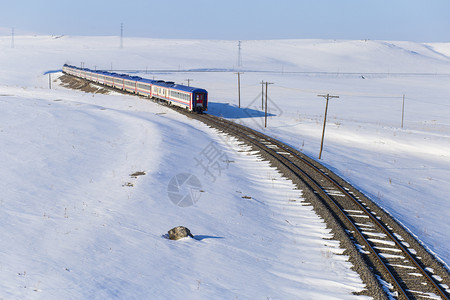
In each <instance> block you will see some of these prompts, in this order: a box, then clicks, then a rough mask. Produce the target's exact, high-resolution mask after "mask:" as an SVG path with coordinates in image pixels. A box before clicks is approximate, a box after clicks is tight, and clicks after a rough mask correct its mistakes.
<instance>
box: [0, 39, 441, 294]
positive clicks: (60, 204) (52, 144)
mask: <svg viewBox="0 0 450 300" xmlns="http://www.w3.org/2000/svg"><path fill="white" fill-rule="evenodd" d="M242 47H243V48H242V61H243V66H242V68H241V69H242V70H243V71H244V74H242V76H241V79H242V82H241V85H242V91H241V95H242V99H241V101H242V108H238V107H237V90H236V75H235V74H233V72H196V73H186V72H158V73H150V72H148V73H146V72H145V70H187V69H214V70H230V69H234V68H235V67H236V63H237V42H235V41H199V40H160V39H140V38H129V39H125V42H124V48H123V49H120V48H119V40H118V38H117V37H66V36H64V37H51V36H36V37H35V36H17V37H16V39H15V48H13V49H12V48H11V43H10V37H8V36H4V37H0V49H1V53H2V55H1V56H0V66H1V68H0V106H1V107H0V144H1V145H2V148H1V149H0V154H1V155H0V166H1V168H0V174H1V178H2V181H1V183H0V189H1V190H2V193H1V194H0V208H1V209H0V220H1V221H0V222H1V226H0V232H1V236H2V239H1V242H0V299H2V298H4V299H24V298H25V299H62V298H64V299H87V298H89V299H92V298H94V299H105V298H115V299H124V298H127V299H133V298H136V299H138V298H152V299H154V298H160V299H166V298H172V299H181V298H183V299H186V298H187V299H201V298H203V299H205V298H235V297H238V298H239V299H255V298H280V299H292V298H295V299H297V298H304V299H311V298H316V299H318V298H320V299H352V298H357V296H355V295H352V293H353V292H358V291H361V290H362V289H363V288H364V285H363V284H362V282H361V280H360V279H359V277H358V275H357V274H356V273H355V272H353V271H352V270H351V265H350V264H349V263H348V262H347V261H346V257H345V256H343V255H340V253H342V251H343V249H340V248H339V245H338V243H337V242H336V241H333V240H328V239H329V238H330V237H331V235H330V233H329V230H328V229H326V225H325V224H324V223H323V221H322V220H320V219H319V218H318V217H317V216H316V215H315V213H314V212H313V211H312V210H311V208H310V206H308V205H307V203H303V202H302V201H303V200H302V192H301V191H298V190H295V188H294V186H293V184H292V183H291V182H290V181H288V180H285V179H283V178H281V177H280V175H279V174H278V172H277V171H276V170H274V169H272V168H271V167H269V166H268V164H267V163H266V162H262V161H260V159H259V158H258V156H255V155H254V153H251V152H249V149H247V148H246V147H245V146H243V145H239V144H238V143H236V142H235V141H233V140H232V139H229V138H226V137H224V136H221V135H219V134H218V133H217V132H216V131H215V130H212V129H210V128H207V127H206V126H205V125H203V124H200V123H198V122H196V121H193V120H190V119H188V118H186V117H183V116H180V115H178V114H176V113H175V112H173V111H171V110H169V109H167V108H165V107H162V106H159V105H156V104H154V103H152V102H149V101H143V100H141V99H139V98H136V97H132V96H126V95H119V94H111V95H99V94H95V95H92V94H86V93H82V92H79V91H72V90H67V89H64V88H62V87H58V86H57V85H56V83H53V89H52V90H49V89H48V75H43V74H44V72H46V71H49V70H58V69H61V67H62V65H63V64H64V63H70V64H74V65H78V66H79V65H80V64H81V63H84V65H85V66H86V67H89V68H92V69H94V68H97V69H108V70H109V69H111V68H112V69H114V70H142V72H141V73H139V75H140V76H143V77H148V78H152V77H153V76H155V78H160V79H163V80H169V79H170V80H174V81H177V82H183V81H185V80H186V79H187V78H191V79H193V82H192V84H193V85H195V86H199V87H202V88H205V89H207V90H208V91H209V94H210V101H211V102H210V110H209V112H210V113H212V114H216V115H222V116H224V117H227V118H230V119H234V120H236V121H238V122H242V123H245V124H247V125H248V126H251V127H253V128H255V129H258V130H261V131H265V132H266V133H268V134H270V135H273V136H276V137H278V138H279V139H281V140H283V141H285V142H287V143H289V144H291V145H293V146H294V147H296V148H298V149H301V150H302V151H304V152H305V153H307V154H309V155H311V156H312V157H317V154H318V149H319V143H320V133H321V129H322V127H321V126H322V122H323V110H324V101H323V98H322V97H317V95H318V94H323V93H331V94H335V95H339V96H340V98H339V99H336V100H333V101H331V102H330V108H329V119H328V124H327V131H326V138H325V148H324V153H323V162H324V163H325V164H326V165H327V166H329V167H330V168H331V169H333V170H335V171H336V172H337V173H339V174H340V175H341V176H343V177H344V178H346V179H347V180H348V181H350V182H352V183H353V184H354V185H356V186H358V187H359V188H361V189H362V190H363V191H364V192H365V193H366V194H368V195H369V196H370V197H371V198H372V199H374V200H375V201H376V202H378V203H379V204H380V206H382V207H384V208H385V209H386V210H388V211H389V212H390V213H391V214H392V215H393V216H394V217H395V218H396V219H397V220H399V221H400V222H401V223H403V224H404V225H405V226H406V227H407V228H408V229H409V230H410V231H411V232H412V233H413V234H415V235H416V236H417V237H418V238H419V239H420V240H421V241H422V242H423V243H424V244H425V245H426V246H427V247H428V248H429V249H430V250H432V251H433V252H434V253H436V255H437V256H438V257H439V258H440V259H441V260H442V261H443V262H444V263H445V264H446V265H447V266H448V265H449V264H450V251H449V249H450V239H449V238H448V232H449V231H450V224H449V223H448V218H449V217H450V204H449V202H448V201H447V199H446V198H447V196H446V195H448V194H449V193H450V187H449V186H448V184H447V182H448V181H449V180H450V151H449V149H450V113H449V111H450V104H449V99H448V95H449V94H450V93H449V92H450V85H449V84H448V81H449V80H450V75H449V74H450V59H449V56H450V45H449V44H418V43H410V42H386V41H331V40H330V41H328V40H279V41H243V43H242ZM51 76H53V77H52V78H53V79H56V78H57V76H58V74H52V75H51ZM261 80H264V81H270V82H274V84H273V85H271V86H270V87H269V98H270V101H269V110H270V112H271V114H272V115H273V116H271V117H270V118H269V126H268V128H267V129H265V128H264V127H263V126H262V124H263V123H262V117H261V114H260V113H257V114H255V111H259V110H261V107H260V104H261V103H260V101H261V94H260V93H261V84H260V83H259V82H261ZM403 94H405V95H406V96H405V119H404V126H403V128H401V112H402V100H403ZM254 115H256V116H254ZM208 147H213V148H214V149H215V150H216V151H218V154H219V155H221V157H223V158H226V159H224V160H222V162H224V161H226V162H227V163H225V164H224V165H222V169H221V172H217V173H214V174H209V173H206V172H205V171H204V170H203V169H201V168H200V167H199V165H198V163H197V162H196V159H195V158H198V157H201V155H202V153H204V151H206V150H205V149H209V148H208ZM137 171H145V173H146V175H142V176H137V177H136V178H134V177H132V176H130V174H132V173H134V172H137ZM179 174H191V175H193V176H195V177H196V178H198V179H199V181H200V184H201V190H202V192H200V194H197V195H192V197H194V198H195V200H196V201H195V202H196V203H195V204H194V205H192V206H188V207H181V206H177V205H176V204H174V203H173V202H172V201H171V198H170V197H169V194H170V193H168V188H170V183H171V182H172V180H173V179H174V178H179V177H177V175H179ZM177 225H184V226H187V227H189V228H190V229H191V231H192V232H193V233H194V235H196V236H197V239H185V240H181V241H178V242H173V241H170V240H167V239H165V238H164V237H163V235H164V234H165V233H166V232H167V230H169V229H170V228H172V227H174V226H177ZM435 225H438V226H435Z"/></svg>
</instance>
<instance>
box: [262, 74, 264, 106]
mask: <svg viewBox="0 0 450 300" xmlns="http://www.w3.org/2000/svg"><path fill="white" fill-rule="evenodd" d="M263 109H264V80H261V110H263Z"/></svg>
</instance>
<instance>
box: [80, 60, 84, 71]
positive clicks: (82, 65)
mask: <svg viewBox="0 0 450 300" xmlns="http://www.w3.org/2000/svg"><path fill="white" fill-rule="evenodd" d="M81 69H84V62H83V61H82V62H81Z"/></svg>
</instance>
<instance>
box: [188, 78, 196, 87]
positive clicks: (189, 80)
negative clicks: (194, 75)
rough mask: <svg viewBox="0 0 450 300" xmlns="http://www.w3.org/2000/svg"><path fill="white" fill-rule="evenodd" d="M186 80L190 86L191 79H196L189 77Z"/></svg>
mask: <svg viewBox="0 0 450 300" xmlns="http://www.w3.org/2000/svg"><path fill="white" fill-rule="evenodd" d="M186 81H187V82H188V86H191V85H190V83H191V81H194V79H189V78H188V79H186Z"/></svg>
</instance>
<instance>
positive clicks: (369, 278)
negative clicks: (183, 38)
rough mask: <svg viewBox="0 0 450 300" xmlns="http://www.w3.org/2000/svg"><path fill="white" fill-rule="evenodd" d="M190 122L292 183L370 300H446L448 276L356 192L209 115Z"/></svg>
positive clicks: (269, 141) (289, 151)
mask: <svg viewBox="0 0 450 300" xmlns="http://www.w3.org/2000/svg"><path fill="white" fill-rule="evenodd" d="M174 109H175V110H177V111H178V112H180V113H182V114H185V115H187V116H188V117H190V118H194V119H197V120H199V121H201V122H204V123H205V124H207V125H208V126H210V127H213V128H216V129H217V130H219V131H221V132H223V133H225V134H229V135H232V136H234V137H236V138H238V139H239V140H242V141H243V142H245V143H246V144H248V145H250V146H252V147H253V148H254V149H256V150H258V151H259V152H260V153H261V155H262V156H263V157H264V158H265V159H267V160H268V161H270V162H271V164H272V165H273V166H275V167H276V168H278V169H279V170H280V171H281V172H282V173H283V175H284V176H286V177H287V178H289V179H291V180H292V181H293V182H294V183H295V184H297V186H298V187H299V189H301V190H303V193H304V197H305V199H307V201H309V202H310V203H311V205H313V206H314V209H315V211H316V213H318V214H319V215H320V216H321V217H322V218H324V220H325V222H326V223H327V225H328V226H329V227H330V228H331V229H332V232H333V233H334V236H335V238H336V239H338V240H339V241H340V242H341V243H342V247H343V248H345V249H346V251H345V252H344V253H345V254H347V255H348V256H349V260H350V261H351V262H352V263H353V265H354V268H355V270H356V271H357V272H358V273H359V274H360V275H361V278H362V280H363V281H364V282H365V283H366V286H367V291H366V292H365V294H367V295H369V296H372V297H374V298H375V299H388V298H391V299H392V298H393V299H449V297H450V287H449V286H450V274H449V272H448V271H447V269H445V267H444V266H443V265H442V264H441V263H440V262H439V261H437V260H436V259H435V258H434V257H433V255H432V254H430V253H429V252H428V251H427V250H426V249H425V248H424V247H423V245H421V244H420V243H419V242H418V241H417V240H416V239H415V238H414V237H413V236H412V235H411V234H410V233H409V232H408V231H407V230H405V229H404V228H403V227H402V226H401V225H400V224H398V223H397V222H396V221H395V220H394V219H393V218H392V217H391V216H390V215H389V214H388V213H386V212H385V211H384V210H382V209H380V208H379V207H378V206H377V205H376V204H375V203H373V202H372V201H371V200H370V199H368V198H367V197H366V196H365V195H364V194H362V193H361V192H360V191H359V190H357V189H356V188H355V187H353V186H352V185H350V184H349V183H347V182H346V181H344V180H343V179H341V178H340V177H338V176H337V175H335V174H334V173H333V172H331V171H330V170H328V169H327V168H325V167H324V166H322V165H321V164H319V163H318V162H316V161H314V160H312V159H311V158H309V157H307V156H306V155H304V154H303V153H301V152H299V151H298V150H296V149H294V148H292V147H290V146H288V145H285V144H283V143H281V142H279V141H277V140H276V139H273V138H271V137H269V136H266V135H264V134H262V133H260V132H258V131H255V130H252V129H250V128H247V127H245V126H242V125H240V124H236V123H234V122H231V121H228V120H225V119H222V118H219V117H215V116H212V115H208V114H192V113H189V112H187V111H185V110H183V109H179V108H174Z"/></svg>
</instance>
